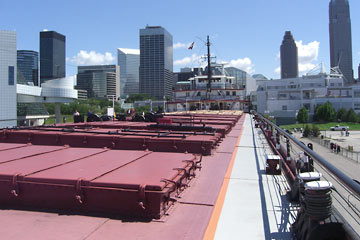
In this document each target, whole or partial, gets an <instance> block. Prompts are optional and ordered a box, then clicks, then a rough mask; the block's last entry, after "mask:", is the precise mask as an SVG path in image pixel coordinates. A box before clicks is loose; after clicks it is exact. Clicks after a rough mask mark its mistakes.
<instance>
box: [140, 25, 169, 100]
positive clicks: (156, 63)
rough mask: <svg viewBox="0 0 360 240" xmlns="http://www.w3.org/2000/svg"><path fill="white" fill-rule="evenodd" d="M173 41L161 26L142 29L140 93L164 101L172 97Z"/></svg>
mask: <svg viewBox="0 0 360 240" xmlns="http://www.w3.org/2000/svg"><path fill="white" fill-rule="evenodd" d="M172 87H173V39H172V35H171V34H170V33H169V32H168V31H166V29H165V28H162V27H160V26H147V27H146V28H145V29H140V93H146V94H148V95H149V96H151V97H156V98H158V99H163V97H164V96H168V97H170V96H172Z"/></svg>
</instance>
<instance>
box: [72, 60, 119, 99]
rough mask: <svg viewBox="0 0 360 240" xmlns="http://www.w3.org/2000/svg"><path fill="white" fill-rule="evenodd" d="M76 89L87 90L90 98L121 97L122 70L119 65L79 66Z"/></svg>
mask: <svg viewBox="0 0 360 240" xmlns="http://www.w3.org/2000/svg"><path fill="white" fill-rule="evenodd" d="M76 80H77V86H76V89H80V90H86V91H87V97H88V98H107V99H109V100H111V99H112V98H113V96H114V97H115V100H117V99H118V98H119V97H120V69H119V66H117V65H94V66H78V74H77V76H76Z"/></svg>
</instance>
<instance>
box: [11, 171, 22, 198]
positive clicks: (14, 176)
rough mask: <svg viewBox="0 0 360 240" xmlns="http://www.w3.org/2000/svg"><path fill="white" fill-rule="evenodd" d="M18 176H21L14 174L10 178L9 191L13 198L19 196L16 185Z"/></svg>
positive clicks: (17, 185)
mask: <svg viewBox="0 0 360 240" xmlns="http://www.w3.org/2000/svg"><path fill="white" fill-rule="evenodd" d="M19 176H21V173H15V174H14V175H13V178H12V190H11V194H12V195H14V196H15V197H18V196H19V194H20V190H19V184H18V178H19Z"/></svg>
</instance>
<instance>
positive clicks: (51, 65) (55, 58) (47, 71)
mask: <svg viewBox="0 0 360 240" xmlns="http://www.w3.org/2000/svg"><path fill="white" fill-rule="evenodd" d="M65 41H66V38H65V36H64V35H62V34H60V33H57V32H55V31H44V32H40V82H41V83H43V82H45V81H46V80H50V79H54V78H63V77H65Z"/></svg>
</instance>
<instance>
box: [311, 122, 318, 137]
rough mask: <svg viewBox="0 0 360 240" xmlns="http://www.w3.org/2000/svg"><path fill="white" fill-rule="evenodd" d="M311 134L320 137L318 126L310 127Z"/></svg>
mask: <svg viewBox="0 0 360 240" xmlns="http://www.w3.org/2000/svg"><path fill="white" fill-rule="evenodd" d="M311 134H312V135H313V136H314V137H318V136H319V135H320V129H319V128H318V126H316V125H315V124H314V125H312V129H311Z"/></svg>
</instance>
